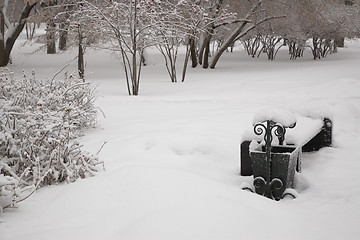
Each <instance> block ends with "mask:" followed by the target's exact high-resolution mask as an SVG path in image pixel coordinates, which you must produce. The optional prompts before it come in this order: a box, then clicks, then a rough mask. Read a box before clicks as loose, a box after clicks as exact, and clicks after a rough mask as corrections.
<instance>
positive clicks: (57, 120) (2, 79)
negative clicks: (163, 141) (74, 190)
mask: <svg viewBox="0 0 360 240" xmlns="http://www.w3.org/2000/svg"><path fill="white" fill-rule="evenodd" d="M94 100H95V96H94V91H93V89H92V88H91V87H90V86H89V84H88V83H84V82H83V81H82V80H78V79H77V78H76V77H73V76H71V77H69V78H64V79H60V80H56V79H52V80H47V81H42V80H39V79H38V78H37V77H36V76H35V73H33V74H32V75H30V76H28V75H26V74H24V77H23V79H15V78H14V76H13V73H11V72H10V71H9V70H7V69H2V71H1V72H0V213H1V212H2V210H3V209H6V208H9V207H12V206H14V205H15V204H16V203H18V202H21V201H23V200H25V199H27V198H28V197H29V196H30V195H31V194H33V193H34V192H35V191H36V190H37V189H38V188H39V187H41V186H44V185H49V184H58V183H61V182H73V181H75V180H76V179H78V178H85V177H88V176H93V175H94V174H95V172H96V171H98V170H101V167H103V163H102V162H101V161H100V160H99V159H98V158H97V156H96V155H91V154H89V153H87V152H84V151H83V150H82V149H81V148H82V146H81V145H80V143H79V142H77V141H76V139H77V138H78V137H79V136H80V135H81V134H82V132H83V130H84V129H87V128H89V127H93V126H95V125H96V115H97V109H96V107H95V106H94Z"/></svg>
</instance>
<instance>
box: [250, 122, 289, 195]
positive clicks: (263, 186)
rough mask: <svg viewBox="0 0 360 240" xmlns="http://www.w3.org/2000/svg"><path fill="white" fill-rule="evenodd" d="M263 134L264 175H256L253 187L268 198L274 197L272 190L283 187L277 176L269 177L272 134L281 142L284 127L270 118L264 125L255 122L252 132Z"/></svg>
mask: <svg viewBox="0 0 360 240" xmlns="http://www.w3.org/2000/svg"><path fill="white" fill-rule="evenodd" d="M264 131H265V134H264V141H265V151H266V169H267V171H266V176H265V178H263V177H257V178H255V179H254V182H253V184H254V187H255V188H256V189H257V190H258V191H257V192H258V193H259V194H261V195H264V196H266V197H268V198H271V199H275V197H274V195H273V191H274V190H277V189H280V188H282V187H283V185H284V183H283V182H282V181H281V180H280V179H279V178H274V179H271V148H272V147H271V142H272V140H273V134H274V135H275V136H276V137H278V139H279V143H280V144H282V142H283V140H284V135H285V128H284V127H283V126H282V125H280V124H278V123H275V122H273V121H271V120H267V121H266V125H265V124H263V123H258V124H255V126H254V132H255V134H256V135H262V134H263V133H264Z"/></svg>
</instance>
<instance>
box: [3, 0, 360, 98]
mask: <svg viewBox="0 0 360 240" xmlns="http://www.w3.org/2000/svg"><path fill="white" fill-rule="evenodd" d="M19 6H22V8H19ZM0 8H1V11H0V66H6V65H7V64H8V63H9V61H10V53H11V49H12V47H13V45H14V43H15V41H16V39H17V37H18V36H19V34H20V32H21V31H22V30H23V28H24V27H28V28H26V29H27V32H30V33H29V34H28V36H29V37H31V35H32V34H31V32H33V29H34V27H32V28H31V27H30V26H31V25H30V24H36V23H45V24H46V36H45V37H44V44H45V46H46V49H47V53H49V54H52V53H56V50H57V49H59V50H60V51H65V50H66V49H68V48H70V47H73V46H76V47H77V48H78V72H79V77H80V78H84V52H85V49H86V48H87V47H91V46H96V47H98V48H99V47H100V48H103V49H106V50H110V51H114V52H117V53H119V55H120V56H121V59H122V64H123V69H124V73H125V78H126V82H127V89H128V93H129V95H138V93H139V86H140V79H141V71H142V67H143V66H144V65H145V64H146V58H145V55H144V52H145V51H146V49H147V48H149V47H156V48H158V49H159V51H160V53H161V54H162V56H163V57H164V60H165V66H166V69H167V72H168V74H169V77H170V80H171V81H172V82H177V81H180V80H178V76H177V69H176V66H177V64H176V63H177V59H178V58H177V56H178V53H179V51H180V50H179V46H185V49H186V50H185V60H184V64H183V69H182V76H181V81H185V76H186V69H187V66H188V65H190V64H189V63H191V67H199V66H201V67H203V68H215V67H216V65H217V63H218V61H219V60H220V59H221V56H222V55H223V53H224V52H225V51H227V50H228V49H232V47H233V46H234V43H235V42H241V43H242V45H243V46H244V48H245V49H246V52H247V53H248V55H250V56H252V57H257V56H260V55H261V54H266V56H267V58H268V59H269V60H274V59H275V58H276V55H277V53H278V51H279V49H280V48H282V47H287V48H288V51H289V58H290V59H296V58H299V57H302V56H303V52H304V49H305V48H310V49H311V52H312V55H313V58H314V59H315V60H316V59H320V58H324V57H326V56H327V55H328V54H329V53H334V52H336V51H337V48H338V47H342V46H343V42H344V38H346V37H349V38H354V37H358V36H359V34H360V14H359V12H360V0H302V1H294V0H251V1H249V0H237V1H231V0H106V1H98V0H81V1H74V0H48V1H44V0H43V1H30V0H28V1H20V0H15V1H9V0H2V1H1V2H0ZM31 29H32V30H31ZM56 44H58V48H57V47H56ZM181 49H182V48H181Z"/></svg>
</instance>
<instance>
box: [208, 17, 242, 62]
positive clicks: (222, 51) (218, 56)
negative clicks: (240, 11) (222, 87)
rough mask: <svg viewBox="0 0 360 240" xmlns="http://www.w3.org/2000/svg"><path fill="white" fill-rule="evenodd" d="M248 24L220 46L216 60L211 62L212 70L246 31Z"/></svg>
mask: <svg viewBox="0 0 360 240" xmlns="http://www.w3.org/2000/svg"><path fill="white" fill-rule="evenodd" d="M247 23H248V22H243V23H242V24H241V25H240V27H239V28H238V29H236V30H235V31H234V32H233V33H232V34H231V35H230V37H229V38H228V39H227V40H226V41H225V42H224V43H223V44H222V45H221V46H220V48H219V50H218V51H216V53H215V56H214V59H213V60H212V62H211V65H210V68H215V66H216V63H217V62H218V61H219V59H220V57H221V55H222V54H223V53H224V52H225V51H226V49H227V48H228V47H229V46H231V44H233V43H234V41H235V40H236V39H237V38H238V36H239V34H240V33H241V32H242V31H243V30H244V28H245V26H246V25H247Z"/></svg>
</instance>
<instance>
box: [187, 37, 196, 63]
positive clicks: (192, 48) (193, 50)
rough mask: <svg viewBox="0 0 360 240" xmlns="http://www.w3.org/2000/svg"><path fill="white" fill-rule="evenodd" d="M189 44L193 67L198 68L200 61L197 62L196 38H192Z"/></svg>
mask: <svg viewBox="0 0 360 240" xmlns="http://www.w3.org/2000/svg"><path fill="white" fill-rule="evenodd" d="M189 44H190V56H191V62H192V65H191V67H193V68H196V66H197V65H198V61H197V56H196V45H195V38H194V37H191V38H190V43H189Z"/></svg>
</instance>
